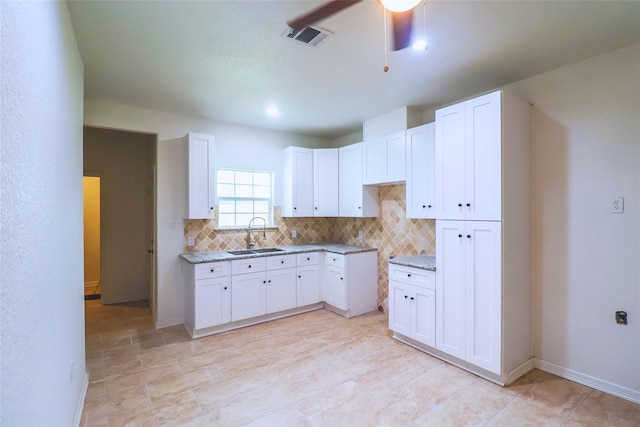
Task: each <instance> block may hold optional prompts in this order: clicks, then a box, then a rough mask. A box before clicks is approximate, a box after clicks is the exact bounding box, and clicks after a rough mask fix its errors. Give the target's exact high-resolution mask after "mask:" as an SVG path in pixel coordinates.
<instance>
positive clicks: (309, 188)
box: [282, 147, 313, 217]
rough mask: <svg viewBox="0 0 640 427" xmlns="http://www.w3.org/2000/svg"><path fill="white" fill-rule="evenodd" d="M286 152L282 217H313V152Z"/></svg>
mask: <svg viewBox="0 0 640 427" xmlns="http://www.w3.org/2000/svg"><path fill="white" fill-rule="evenodd" d="M284 152H285V161H284V171H283V182H284V191H283V194H282V216H283V217H307V216H313V150H312V149H310V148H303V147H288V148H286V149H285V150H284Z"/></svg>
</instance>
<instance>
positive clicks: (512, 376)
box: [505, 358, 535, 385]
mask: <svg viewBox="0 0 640 427" xmlns="http://www.w3.org/2000/svg"><path fill="white" fill-rule="evenodd" d="M534 367H535V363H534V360H533V358H531V359H529V360H527V361H526V362H524V363H523V364H522V365H520V366H518V367H517V368H515V369H513V370H511V371H509V372H507V374H506V380H505V385H509V384H511V383H513V382H515V381H516V380H517V379H518V378H520V377H521V376H523V375H524V374H526V373H527V372H529V371H530V370H532V369H533V368H534Z"/></svg>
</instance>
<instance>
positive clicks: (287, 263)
mask: <svg viewBox="0 0 640 427" xmlns="http://www.w3.org/2000/svg"><path fill="white" fill-rule="evenodd" d="M266 261H267V270H279V269H281V268H291V267H295V266H296V256H295V255H276V256H268V257H266Z"/></svg>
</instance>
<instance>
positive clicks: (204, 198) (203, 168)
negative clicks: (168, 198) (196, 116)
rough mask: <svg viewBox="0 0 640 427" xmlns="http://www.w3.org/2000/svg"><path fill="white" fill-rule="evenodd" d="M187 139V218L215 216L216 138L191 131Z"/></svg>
mask: <svg viewBox="0 0 640 427" xmlns="http://www.w3.org/2000/svg"><path fill="white" fill-rule="evenodd" d="M187 139H188V141H187V153H188V154H187V156H188V168H189V171H188V180H187V183H188V184H187V185H188V191H187V195H188V196H187V198H188V201H187V218H194V219H200V218H213V215H214V209H213V204H214V203H215V188H216V183H215V174H216V171H215V165H214V163H213V160H214V157H213V151H214V138H213V136H211V135H202V134H198V133H189V134H188V135H187Z"/></svg>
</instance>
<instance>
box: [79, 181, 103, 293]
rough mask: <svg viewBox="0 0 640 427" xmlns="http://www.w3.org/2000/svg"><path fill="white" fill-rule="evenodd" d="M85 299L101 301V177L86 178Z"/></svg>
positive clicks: (84, 183) (84, 189) (84, 187)
mask: <svg viewBox="0 0 640 427" xmlns="http://www.w3.org/2000/svg"><path fill="white" fill-rule="evenodd" d="M82 183H83V191H84V299H85V300H90V299H100V294H101V289H100V288H101V284H102V281H101V278H100V277H101V276H100V237H101V236H100V185H101V182H100V177H99V176H84V177H83V179H82Z"/></svg>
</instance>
